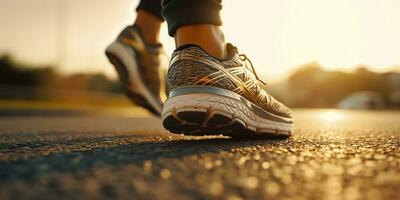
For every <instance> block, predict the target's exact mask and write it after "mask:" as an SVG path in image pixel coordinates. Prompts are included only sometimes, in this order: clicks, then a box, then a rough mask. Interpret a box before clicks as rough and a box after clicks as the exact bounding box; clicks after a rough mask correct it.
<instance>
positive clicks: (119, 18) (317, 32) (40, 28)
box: [0, 0, 400, 82]
mask: <svg viewBox="0 0 400 200" xmlns="http://www.w3.org/2000/svg"><path fill="white" fill-rule="evenodd" d="M57 2H64V4H65V6H63V7H60V6H59V5H58V3H57ZM137 2H138V1H137V0H121V1H112V2H111V1H107V0H85V1H75V0H72V1H62V0H60V1H52V0H41V3H40V4H38V3H36V1H35V2H34V1H30V0H19V1H2V2H0V13H2V16H3V17H2V18H0V26H1V27H7V28H4V29H2V30H1V36H2V37H0V53H4V52H8V53H11V54H12V55H14V56H15V57H16V58H18V59H20V60H22V61H29V62H31V63H56V64H60V63H61V64H60V65H61V66H62V67H60V68H59V70H60V71H62V72H66V73H73V72H80V71H85V72H88V71H89V72H90V71H92V72H93V71H96V72H105V73H107V74H108V75H112V76H114V75H115V72H114V71H113V69H112V67H111V66H110V64H109V63H108V61H107V60H106V58H105V56H104V52H103V51H104V48H105V47H106V46H107V45H108V44H109V43H110V41H112V40H113V39H114V38H115V35H116V34H117V33H118V32H119V31H120V30H121V28H122V27H124V26H125V25H126V24H130V23H132V22H133V20H134V17H135V12H134V8H135V7H136V4H137ZM223 6H224V8H223V10H222V17H223V20H224V25H223V29H224V31H225V34H226V39H227V41H228V42H232V43H233V44H235V45H236V46H238V47H239V50H240V51H241V52H242V53H245V54H247V55H248V56H249V57H250V58H251V59H252V61H253V63H254V64H255V65H256V69H257V71H258V72H259V73H260V74H261V75H262V76H263V77H264V78H266V79H268V82H273V81H274V80H281V79H282V78H285V77H286V76H287V75H288V74H289V73H291V72H292V71H293V70H294V69H295V68H296V67H297V66H299V65H302V64H304V63H308V62H311V61H317V62H319V63H320V64H321V65H322V66H324V67H326V68H328V69H332V70H336V69H342V70H349V69H354V67H355V66H357V65H359V64H365V65H368V66H370V68H371V69H373V70H376V71H385V70H393V69H395V66H399V64H400V56H399V52H400V40H399V39H398V36H399V35H400V26H399V25H398V19H400V12H398V10H399V9H400V1H395V0H386V1H363V0H352V1H349V0H335V1H321V0H302V1H296V0H282V1H273V0H252V1H251V3H245V2H243V1H241V0H226V1H223ZM59 9H63V11H64V12H65V16H64V20H62V19H60V18H61V15H60V13H59V12H58V10H59ZM26 19H29V23H25V22H26ZM60 22H63V23H60ZM13 24H14V25H13ZM17 24H18V25H17ZM21 24H24V26H21ZM165 28H166V27H164V30H163V33H162V41H163V42H164V46H165V47H166V51H167V53H168V54H170V53H171V52H172V51H173V49H174V42H173V40H172V38H171V37H169V36H167V34H166V30H165ZM60 29H61V30H65V33H63V34H60ZM26 30H30V32H29V33H30V34H23V33H25V32H26ZM16 33H17V34H16ZM60 41H64V43H62V42H60ZM26 47H32V48H26ZM60 54H63V56H62V60H59V59H60V56H59V55H60Z"/></svg>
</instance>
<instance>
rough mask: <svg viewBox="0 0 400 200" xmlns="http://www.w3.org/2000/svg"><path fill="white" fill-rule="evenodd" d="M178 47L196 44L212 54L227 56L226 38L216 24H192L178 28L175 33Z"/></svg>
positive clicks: (218, 56) (222, 57) (217, 56)
mask: <svg viewBox="0 0 400 200" xmlns="http://www.w3.org/2000/svg"><path fill="white" fill-rule="evenodd" d="M175 44H176V47H180V46H183V45H186V44H196V45H199V46H200V47H201V48H203V49H204V50H205V51H206V52H207V53H209V54H210V55H212V56H214V57H216V58H220V59H224V58H225V57H226V47H225V38H224V34H223V33H222V31H221V29H220V28H219V27H218V26H215V25H208V24H202V25H190V26H184V27H181V28H178V30H177V31H176V34H175Z"/></svg>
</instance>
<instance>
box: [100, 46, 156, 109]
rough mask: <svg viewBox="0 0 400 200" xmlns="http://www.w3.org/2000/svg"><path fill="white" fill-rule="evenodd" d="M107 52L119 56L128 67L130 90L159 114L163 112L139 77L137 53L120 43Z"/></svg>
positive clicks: (109, 48) (110, 47)
mask: <svg viewBox="0 0 400 200" xmlns="http://www.w3.org/2000/svg"><path fill="white" fill-rule="evenodd" d="M106 52H109V53H111V54H113V55H118V58H119V59H120V60H121V62H123V64H124V65H125V66H126V70H127V71H128V76H129V81H130V82H131V84H130V86H129V89H130V90H132V91H134V92H136V93H140V94H142V95H143V96H144V97H145V98H146V100H147V101H148V103H149V104H150V105H151V106H152V107H153V108H154V109H155V110H156V111H157V112H158V113H161V112H162V107H161V105H160V104H158V103H157V100H156V99H155V97H154V96H153V95H152V94H151V93H150V91H149V89H148V88H147V87H146V85H145V84H144V83H143V81H142V79H141V77H140V76H139V74H140V73H139V69H138V64H137V62H136V60H135V57H136V53H135V51H133V50H132V49H130V48H129V47H126V46H124V45H123V44H121V43H119V42H114V43H112V44H110V45H109V46H108V47H107V49H106ZM155 76H158V74H155Z"/></svg>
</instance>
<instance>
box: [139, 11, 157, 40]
mask: <svg viewBox="0 0 400 200" xmlns="http://www.w3.org/2000/svg"><path fill="white" fill-rule="evenodd" d="M161 24H162V21H161V20H160V19H158V18H157V17H156V16H153V15H152V14H150V13H148V12H146V11H142V10H139V11H137V16H136V20H135V25H136V26H138V27H139V28H140V30H141V31H142V33H143V39H144V41H145V42H146V43H148V44H159V43H160V29H161Z"/></svg>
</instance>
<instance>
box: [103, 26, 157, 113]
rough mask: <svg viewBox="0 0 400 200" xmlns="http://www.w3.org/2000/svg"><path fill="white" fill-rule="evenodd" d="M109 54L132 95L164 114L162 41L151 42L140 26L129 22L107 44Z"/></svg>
mask: <svg viewBox="0 0 400 200" xmlns="http://www.w3.org/2000/svg"><path fill="white" fill-rule="evenodd" d="M106 55H107V57H108V59H109V60H110V62H111V63H112V64H113V65H114V67H115V69H116V70H117V73H118V77H119V79H120V81H121V83H122V86H123V88H124V90H125V92H126V94H127V96H128V98H129V99H130V100H131V101H132V102H133V103H135V104H137V105H140V106H142V107H144V108H146V109H147V110H148V111H150V112H151V113H153V114H155V115H157V116H160V115H161V111H162V107H163V103H162V100H161V98H160V87H161V81H160V71H159V70H160V65H161V63H162V62H161V60H162V56H163V49H162V45H161V44H157V45H150V44H147V43H146V42H145V41H144V40H143V36H142V32H141V30H140V29H139V27H138V26H128V27H126V28H125V29H124V30H123V31H122V32H121V33H120V34H119V36H118V37H117V39H116V40H115V41H114V42H113V43H111V44H110V45H109V46H108V47H107V49H106Z"/></svg>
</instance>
